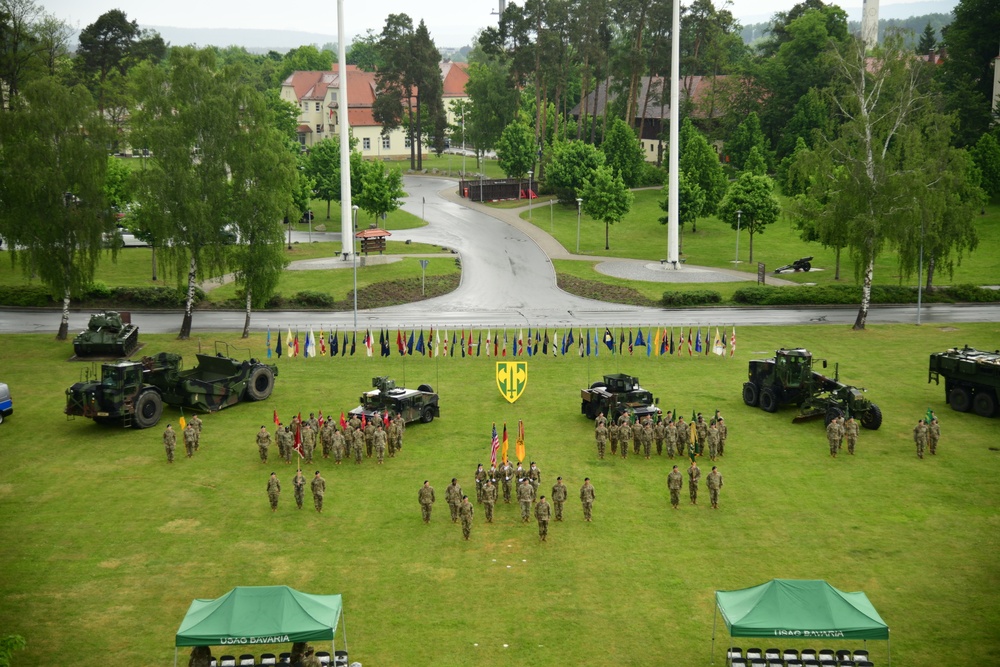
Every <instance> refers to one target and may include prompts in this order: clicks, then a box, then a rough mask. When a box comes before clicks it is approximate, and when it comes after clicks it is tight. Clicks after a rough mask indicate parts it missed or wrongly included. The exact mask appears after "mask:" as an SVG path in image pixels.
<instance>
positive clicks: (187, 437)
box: [184, 422, 198, 458]
mask: <svg viewBox="0 0 1000 667" xmlns="http://www.w3.org/2000/svg"><path fill="white" fill-rule="evenodd" d="M197 442H198V432H197V431H195V430H194V424H192V423H191V422H188V425H187V428H185V429H184V451H185V452H187V457H188V458H191V457H192V456H194V446H195V445H196V444H197Z"/></svg>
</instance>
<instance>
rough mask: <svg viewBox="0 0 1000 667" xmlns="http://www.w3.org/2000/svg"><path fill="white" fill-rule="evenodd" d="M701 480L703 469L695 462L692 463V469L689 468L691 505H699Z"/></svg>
mask: <svg viewBox="0 0 1000 667" xmlns="http://www.w3.org/2000/svg"><path fill="white" fill-rule="evenodd" d="M700 479H701V468H699V467H698V464H697V463H695V462H694V461H691V467H690V468H688V493H689V494H690V496H691V504H692V505H697V504H698V481H699V480H700Z"/></svg>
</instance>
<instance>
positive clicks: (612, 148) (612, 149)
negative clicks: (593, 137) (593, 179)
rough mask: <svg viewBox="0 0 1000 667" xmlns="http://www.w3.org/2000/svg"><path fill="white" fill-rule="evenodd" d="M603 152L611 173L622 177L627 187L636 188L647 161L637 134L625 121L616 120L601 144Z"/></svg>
mask: <svg viewBox="0 0 1000 667" xmlns="http://www.w3.org/2000/svg"><path fill="white" fill-rule="evenodd" d="M601 152H603V153H604V164H606V165H607V166H608V168H609V169H611V173H612V174H614V175H616V176H621V178H622V181H623V182H624V183H625V187H627V188H633V187H635V184H636V183H638V182H639V177H640V176H641V175H642V169H643V165H644V164H645V163H646V160H645V157H644V156H643V153H642V146H641V145H640V144H639V140H638V138H636V136H635V132H634V131H633V130H632V128H631V127H629V126H628V124H627V123H626V122H625V121H623V120H622V119H620V118H616V119H615V120H614V122H613V123H612V124H611V127H610V129H608V133H607V135H605V137H604V142H603V143H602V144H601Z"/></svg>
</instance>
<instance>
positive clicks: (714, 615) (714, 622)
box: [174, 605, 719, 667]
mask: <svg viewBox="0 0 1000 667" xmlns="http://www.w3.org/2000/svg"><path fill="white" fill-rule="evenodd" d="M718 622H719V605H715V613H714V614H712V664H713V665H714V664H715V624H716V623H718ZM174 667H177V665H174Z"/></svg>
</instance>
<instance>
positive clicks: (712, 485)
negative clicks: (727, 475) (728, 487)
mask: <svg viewBox="0 0 1000 667" xmlns="http://www.w3.org/2000/svg"><path fill="white" fill-rule="evenodd" d="M705 485H706V486H708V499H709V501H711V503H712V509H716V510H717V509H719V489H721V488H722V473H720V472H719V471H718V470H716V469H715V466H712V472H710V473H708V477H706V478H705Z"/></svg>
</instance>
